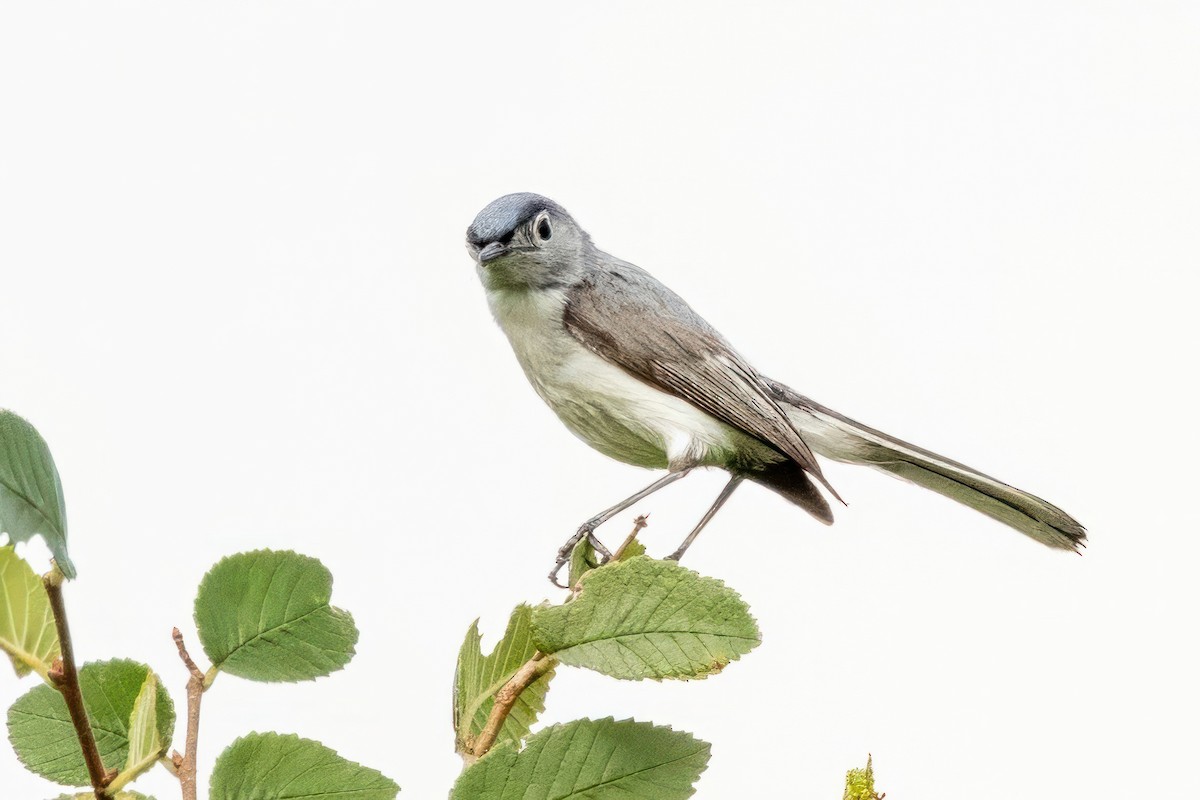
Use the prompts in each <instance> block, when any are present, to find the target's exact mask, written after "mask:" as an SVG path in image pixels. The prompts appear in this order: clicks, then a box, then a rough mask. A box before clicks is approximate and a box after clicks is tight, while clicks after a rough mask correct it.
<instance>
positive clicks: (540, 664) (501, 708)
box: [471, 653, 557, 758]
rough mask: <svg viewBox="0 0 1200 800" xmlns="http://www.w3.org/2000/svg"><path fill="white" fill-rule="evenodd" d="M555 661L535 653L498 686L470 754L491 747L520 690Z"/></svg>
mask: <svg viewBox="0 0 1200 800" xmlns="http://www.w3.org/2000/svg"><path fill="white" fill-rule="evenodd" d="M556 662H557V659H555V658H553V657H552V656H548V655H546V654H545V653H535V654H534V656H533V658H531V659H529V660H528V661H526V662H525V663H524V664H522V665H521V668H520V669H519V670H517V671H516V673H515V674H513V676H512V677H511V678H509V679H508V683H506V684H504V685H503V686H501V687H500V691H498V692H496V700H495V702H494V703H493V704H492V711H491V713H490V714H488V720H487V724H486V725H484V726H483V730H481V731H480V732H479V736H478V737H476V739H475V742H474V744H473V745H472V747H471V755H473V756H474V757H475V758H480V757H482V756H484V755H485V754H486V753H487V751H488V750H491V749H492V745H494V744H495V743H496V737H498V736H499V735H500V729H501V728H503V727H504V720H506V719H508V715H509V713H510V712H511V711H512V708H513V706H514V705H516V702H517V698H518V697H520V696H521V692H523V691H525V690H526V689H528V688H529V687H530V686H531V685H532V684H533V682H534V681H536V680H537V679H538V678H540V677H542V676H543V675H545V674H546V673H547V672H549V671H550V670H551V669H553V668H554V665H555V663H556Z"/></svg>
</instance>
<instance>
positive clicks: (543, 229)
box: [537, 217, 550, 242]
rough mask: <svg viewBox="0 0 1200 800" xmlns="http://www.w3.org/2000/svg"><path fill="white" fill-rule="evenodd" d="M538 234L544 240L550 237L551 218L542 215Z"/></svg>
mask: <svg viewBox="0 0 1200 800" xmlns="http://www.w3.org/2000/svg"><path fill="white" fill-rule="evenodd" d="M537 235H538V238H539V239H541V240H542V241H543V242H544V241H546V240H547V239H549V238H550V220H548V219H547V218H546V217H542V218H541V219H540V220H539V221H538V224H537Z"/></svg>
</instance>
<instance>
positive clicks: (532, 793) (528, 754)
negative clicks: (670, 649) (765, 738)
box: [450, 717, 709, 800]
mask: <svg viewBox="0 0 1200 800" xmlns="http://www.w3.org/2000/svg"><path fill="white" fill-rule="evenodd" d="M708 756H709V745H708V743H707V742H703V741H701V740H699V739H697V738H695V737H693V736H692V735H691V734H690V733H685V732H683V731H673V730H671V729H670V728H665V727H657V726H654V725H651V724H649V723H646V722H634V721H633V720H623V721H621V722H614V721H613V719H612V718H611V717H610V718H608V719H601V720H589V719H579V720H575V721H574V722H568V723H567V724H565V725H552V726H550V727H549V728H546V729H545V730H543V731H539V732H538V733H536V734H534V735H533V736H531V737H530V738H529V742H528V743H527V744H526V745H525V749H524V750H521V751H520V752H518V751H517V749H516V747H515V746H514V745H513V744H511V743H506V744H504V745H502V746H498V747H496V748H494V749H493V750H492V751H491V752H490V753H488V754H487V755H486V756H484V757H483V758H481V759H480V760H479V761H477V762H475V763H474V764H472V765H471V766H470V767H468V768H467V770H466V771H465V772H464V773H463V774H462V775H461V776H460V777H459V779H458V782H457V783H455V784H454V791H453V792H452V793H451V795H450V798H451V800H570V799H571V798H579V800H583V798H587V800H630V798H643V797H644V798H653V800H682V799H683V798H685V797H691V796H692V793H693V792H694V791H695V790H694V789H693V787H692V785H693V784H694V783H695V782H696V779H697V778H699V777H700V773H701V772H703V771H704V768H705V766H707V764H708Z"/></svg>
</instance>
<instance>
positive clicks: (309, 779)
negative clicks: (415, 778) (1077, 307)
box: [208, 733, 400, 800]
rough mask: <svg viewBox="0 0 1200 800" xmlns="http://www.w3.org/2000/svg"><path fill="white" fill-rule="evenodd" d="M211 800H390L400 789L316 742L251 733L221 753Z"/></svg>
mask: <svg viewBox="0 0 1200 800" xmlns="http://www.w3.org/2000/svg"><path fill="white" fill-rule="evenodd" d="M211 784H212V789H211V791H210V792H209V795H208V796H209V800H250V799H251V798H253V800H283V798H305V800H317V798H322V797H337V798H338V800H393V798H395V796H396V793H397V792H399V791H400V787H399V786H397V785H396V783H395V782H394V781H392V780H391V779H389V778H387V777H385V776H383V775H382V774H380V773H379V772H376V771H375V770H373V769H370V768H368V767H364V766H362V765H361V764H355V763H354V762H353V761H348V760H346V759H344V758H342V757H341V756H339V755H338V754H337V753H336V752H334V751H333V750H330V749H329V748H328V747H326V746H325V745H323V744H321V743H320V742H314V741H313V740H311V739H301V738H300V737H299V736H295V735H291V734H288V735H284V734H280V733H251V734H249V735H247V736H243V737H242V738H241V739H238V740H237V741H235V742H234V743H233V744H231V745H229V747H227V748H226V749H225V752H224V753H221V756H220V757H219V758H218V759H217V764H216V766H215V767H213V772H212V780H211Z"/></svg>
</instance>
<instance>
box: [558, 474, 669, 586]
mask: <svg viewBox="0 0 1200 800" xmlns="http://www.w3.org/2000/svg"><path fill="white" fill-rule="evenodd" d="M691 471H692V470H691V468H688V469H682V470H679V471H678V472H668V473H667V474H666V475H663V476H662V477H661V478H659V479H658V480H656V481H655V482H654V483H652V484H650V485H649V486H647V487H646V488H645V489H642V490H641V491H640V492H638V493H637V494H634V495H631V496H629V497H626V498H625V499H624V500H622V501H621V502H619V503H617V504H616V505H615V506H613V507H612V508H608V509H605V510H604V511H601V512H600V513H599V514H597V515H596V516H594V517H592V518H591V519H589V520H588V521H587V522H585V523H583V524H582V525H580V526H579V530H577V531H575V535H574V536H572V537H571V538H570V539H567V541H566V542H564V543H563V546H562V547H560V548H558V557H557V558H556V559H555V561H554V569H553V570H551V571H550V582H551V583H553V584H554V585H555V586H559V587H561V588H563V589H566V588H567V587H566V586H563V585H562V584H561V583H559V582H558V573H559V572H561V571H562V568H563V566H564V565H565V564H566V563H567V562H568V561H570V560H571V551H572V550H574V549H575V545H577V544H579V542H580V541H581V540H582V539H583V538H584V537H585V536H586V537H587V538H588V541H590V542H591V543H592V547H594V548H596V551H597V552H598V553H600V555H601V557H602V558H603V559H604V560H605V561H608V559H610V558H612V553H610V552H609V551H608V548H607V547H605V546H604V545H603V544H601V542H600V540H599V539H597V538H596V536H595V534H594V531H595V530H596V528H599V527H600V526H601V525H603V524H604V523H605V522H608V521H609V520H610V519H612V518H613V517H615V516H616V515H617V514H620V513H621V512H622V511H624V510H625V509H627V508H629V507H630V506H631V505H633V504H634V503H636V502H638V501H639V500H641V499H643V498H646V497H649V496H650V495H652V494H654V493H655V492H657V491H658V490H659V489H661V488H663V487H664V486H667V485H669V484H672V483H674V482H675V481H677V480H679V479H680V478H682V477H683V476H684V475H687V474H688V473H689V472H691Z"/></svg>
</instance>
